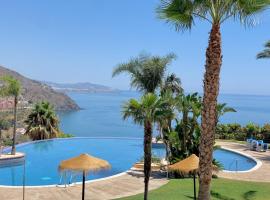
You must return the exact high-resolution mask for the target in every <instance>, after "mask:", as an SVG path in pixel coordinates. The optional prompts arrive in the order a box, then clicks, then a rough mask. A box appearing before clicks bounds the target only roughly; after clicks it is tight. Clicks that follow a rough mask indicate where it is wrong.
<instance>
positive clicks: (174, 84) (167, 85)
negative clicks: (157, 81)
mask: <svg viewBox="0 0 270 200" xmlns="http://www.w3.org/2000/svg"><path fill="white" fill-rule="evenodd" d="M166 91H170V92H172V93H173V94H180V93H183V91H184V90H183V88H182V87H181V80H180V78H178V77H177V76H176V75H175V74H174V73H172V74H170V75H168V76H167V77H166V79H165V80H164V83H163V86H162V88H161V93H164V92H166Z"/></svg>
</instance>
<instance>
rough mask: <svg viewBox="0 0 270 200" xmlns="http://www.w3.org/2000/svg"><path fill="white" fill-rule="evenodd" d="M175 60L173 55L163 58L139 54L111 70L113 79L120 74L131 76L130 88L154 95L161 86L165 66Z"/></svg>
mask: <svg viewBox="0 0 270 200" xmlns="http://www.w3.org/2000/svg"><path fill="white" fill-rule="evenodd" d="M175 58H176V56H175V54H168V55H166V56H164V57H160V56H150V55H147V54H141V55H139V56H138V57H137V58H132V59H130V61H128V62H127V63H123V64H119V65H118V66H117V67H116V68H115V69H114V70H113V75H112V76H113V77H115V76H116V75H119V74H121V73H127V74H129V75H130V76H131V83H130V85H131V87H134V88H136V89H137V90H139V91H142V92H144V93H155V91H156V89H157V88H159V87H160V86H161V84H162V81H163V78H164V75H165V71H166V69H167V66H168V65H169V64H170V63H171V62H172V61H173V60H174V59H175Z"/></svg>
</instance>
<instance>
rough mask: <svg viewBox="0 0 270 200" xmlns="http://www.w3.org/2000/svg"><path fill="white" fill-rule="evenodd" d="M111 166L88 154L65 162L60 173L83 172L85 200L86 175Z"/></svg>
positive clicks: (61, 164)
mask: <svg viewBox="0 0 270 200" xmlns="http://www.w3.org/2000/svg"><path fill="white" fill-rule="evenodd" d="M110 167H111V165H110V164H109V163H108V162H107V161H106V160H102V159H99V158H96V157H93V156H90V155H88V154H81V155H79V156H77V157H74V158H71V159H68V160H64V161H62V162H61V163H60V165H59V170H60V171H66V170H67V171H69V170H70V171H81V172H83V187H82V200H84V190H85V175H86V173H87V172H90V171H99V170H103V169H109V168H110Z"/></svg>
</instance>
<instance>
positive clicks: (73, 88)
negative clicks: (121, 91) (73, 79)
mask: <svg viewBox="0 0 270 200" xmlns="http://www.w3.org/2000/svg"><path fill="white" fill-rule="evenodd" d="M43 83H45V84H47V85H49V86H51V87H52V88H53V89H54V90H56V91H61V92H90V93H91V92H115V91H117V90H116V89H113V88H110V87H107V86H104V85H98V84H93V83H52V82H43Z"/></svg>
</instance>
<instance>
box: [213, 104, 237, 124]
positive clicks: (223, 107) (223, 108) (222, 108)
mask: <svg viewBox="0 0 270 200" xmlns="http://www.w3.org/2000/svg"><path fill="white" fill-rule="evenodd" d="M228 112H236V110H235V109H234V108H232V107H229V106H227V104H226V103H218V104H217V123H218V121H219V118H220V117H221V116H222V115H225V114H226V113H228Z"/></svg>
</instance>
